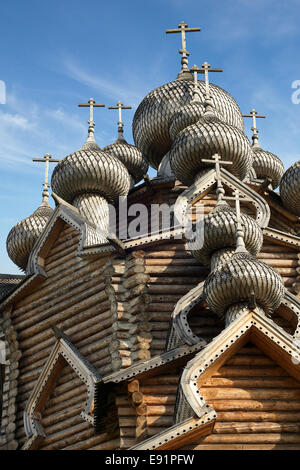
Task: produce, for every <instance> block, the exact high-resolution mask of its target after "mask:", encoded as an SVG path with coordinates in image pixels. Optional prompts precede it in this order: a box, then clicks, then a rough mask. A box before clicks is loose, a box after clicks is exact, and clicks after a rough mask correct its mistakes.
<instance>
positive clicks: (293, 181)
mask: <svg viewBox="0 0 300 470" xmlns="http://www.w3.org/2000/svg"><path fill="white" fill-rule="evenodd" d="M280 196H281V199H282V202H283V204H284V206H285V207H286V209H288V210H289V211H291V212H292V213H293V214H295V215H298V216H299V217H300V161H299V162H296V163H294V164H293V165H292V166H291V167H290V168H289V169H288V170H287V171H286V172H285V173H284V175H283V177H282V178H281V182H280Z"/></svg>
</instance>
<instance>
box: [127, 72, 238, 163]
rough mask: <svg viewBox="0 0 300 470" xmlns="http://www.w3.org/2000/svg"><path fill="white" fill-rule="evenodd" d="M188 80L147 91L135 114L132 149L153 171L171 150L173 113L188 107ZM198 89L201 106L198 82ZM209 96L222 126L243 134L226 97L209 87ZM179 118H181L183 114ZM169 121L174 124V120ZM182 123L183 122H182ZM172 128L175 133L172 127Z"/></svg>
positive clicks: (190, 89) (233, 104) (201, 90)
mask: <svg viewBox="0 0 300 470" xmlns="http://www.w3.org/2000/svg"><path fill="white" fill-rule="evenodd" d="M190 77H191V79H190V80H187V79H184V80H175V81H174V82H171V83H167V84H166V85H163V86H161V87H159V88H157V89H155V90H153V91H151V92H150V93H149V94H148V95H147V96H146V97H145V98H144V99H143V101H142V102H141V103H140V105H139V106H138V108H137V110H136V112H135V115H134V118H133V124H132V130H133V138H134V142H135V145H136V146H137V147H138V148H139V149H141V151H142V153H143V154H144V155H145V156H146V157H147V159H148V161H149V162H150V165H151V166H153V167H154V168H156V169H157V168H158V166H159V164H160V162H161V160H162V158H163V156H164V155H165V154H166V153H167V152H168V151H169V150H170V148H171V144H172V139H171V137H170V135H169V125H170V121H171V118H172V117H173V115H174V113H175V112H177V111H178V110H179V109H181V108H182V107H184V106H186V105H188V104H189V103H190V102H191V100H192V98H193V90H194V84H193V80H192V78H193V77H192V74H190ZM198 88H199V97H200V101H201V102H203V101H204V97H205V83H204V82H203V81H198ZM210 93H211V100H212V104H213V106H214V108H215V109H216V110H217V111H218V112H219V113H220V114H221V116H222V119H223V120H224V122H225V123H227V124H229V125H232V126H235V127H237V128H238V129H240V130H243V129H244V125H243V118H242V115H241V112H240V109H239V107H238V105H237V103H236V101H235V100H234V99H233V98H232V97H231V96H230V94H229V93H227V92H226V91H225V90H223V89H222V88H220V87H218V86H216V85H212V84H211V85H210ZM198 109H199V107H196V108H194V107H192V113H191V114H193V113H195V114H196V113H197V110H198ZM182 116H184V112H183V115H182ZM173 119H174V121H175V120H176V119H175V117H174V118H173ZM180 119H181V118H180ZM180 119H179V120H180ZM182 120H183V121H184V118H182ZM173 125H174V133H175V123H174V124H173ZM184 125H185V124H184Z"/></svg>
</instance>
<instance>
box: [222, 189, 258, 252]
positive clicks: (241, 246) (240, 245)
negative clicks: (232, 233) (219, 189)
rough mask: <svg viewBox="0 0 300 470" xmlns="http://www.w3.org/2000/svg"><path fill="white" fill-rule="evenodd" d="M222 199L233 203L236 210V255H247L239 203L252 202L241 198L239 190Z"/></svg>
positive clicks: (244, 197)
mask: <svg viewBox="0 0 300 470" xmlns="http://www.w3.org/2000/svg"><path fill="white" fill-rule="evenodd" d="M223 199H225V200H226V201H235V210H236V250H235V252H236V253H248V250H247V248H246V247H245V242H244V230H243V224H242V219H241V204H240V203H241V201H245V202H252V200H251V199H250V198H247V197H246V196H242V195H241V192H240V190H239V189H235V190H234V192H233V196H224V197H223Z"/></svg>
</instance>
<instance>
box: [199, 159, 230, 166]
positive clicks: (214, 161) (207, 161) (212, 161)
mask: <svg viewBox="0 0 300 470" xmlns="http://www.w3.org/2000/svg"><path fill="white" fill-rule="evenodd" d="M201 162H204V163H216V160H208V159H206V158H201ZM220 164H221V165H232V162H224V161H222V160H220Z"/></svg>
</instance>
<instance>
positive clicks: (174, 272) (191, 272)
mask: <svg viewBox="0 0 300 470" xmlns="http://www.w3.org/2000/svg"><path fill="white" fill-rule="evenodd" d="M145 272H146V274H163V275H165V276H170V275H171V276H195V275H196V274H199V275H200V276H201V275H202V276H203V274H208V273H209V269H208V268H207V267H206V266H146V267H145Z"/></svg>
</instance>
